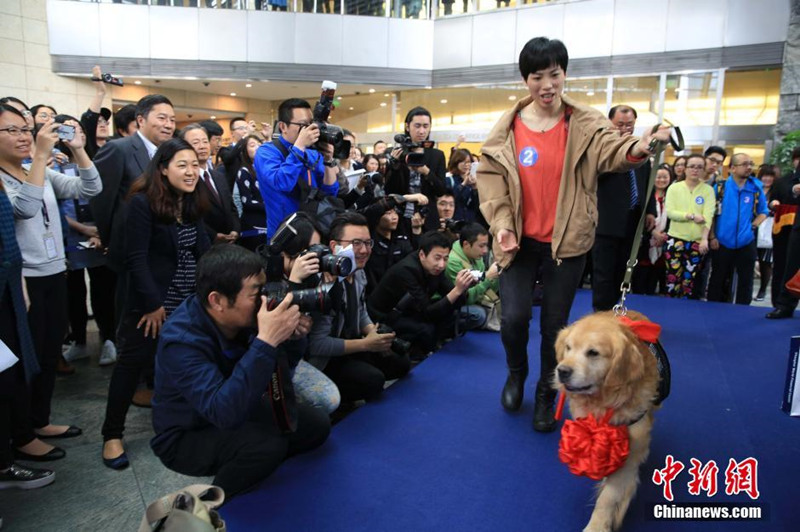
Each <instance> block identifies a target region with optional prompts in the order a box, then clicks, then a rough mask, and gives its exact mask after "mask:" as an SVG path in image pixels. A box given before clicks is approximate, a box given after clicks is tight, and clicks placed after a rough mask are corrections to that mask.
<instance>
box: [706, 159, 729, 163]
mask: <svg viewBox="0 0 800 532" xmlns="http://www.w3.org/2000/svg"><path fill="white" fill-rule="evenodd" d="M706 161H708V162H710V163H714V164H722V163H723V162H725V159H717V158H715V157H706Z"/></svg>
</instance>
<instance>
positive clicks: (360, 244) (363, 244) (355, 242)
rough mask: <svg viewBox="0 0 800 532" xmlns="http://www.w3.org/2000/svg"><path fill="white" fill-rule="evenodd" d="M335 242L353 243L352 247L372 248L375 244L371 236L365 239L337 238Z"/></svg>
mask: <svg viewBox="0 0 800 532" xmlns="http://www.w3.org/2000/svg"><path fill="white" fill-rule="evenodd" d="M337 242H349V243H351V244H353V247H354V248H360V247H366V248H367V249H372V246H374V245H375V241H374V240H372V239H371V238H370V239H367V240H361V239H360V238H356V239H353V240H337Z"/></svg>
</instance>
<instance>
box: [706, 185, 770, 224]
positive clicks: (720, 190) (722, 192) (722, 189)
mask: <svg viewBox="0 0 800 532" xmlns="http://www.w3.org/2000/svg"><path fill="white" fill-rule="evenodd" d="M748 179H749V178H748ZM727 182H728V180H727V179H724V180H722V181H720V182H719V183H716V184H715V186H716V191H717V205H716V211H715V213H716V216H719V215H721V214H722V200H723V199H724V198H725V183H727ZM754 196H755V197H754V198H753V219H754V220H755V218H756V216H758V210H757V209H756V205H758V202H759V201H761V191H760V190H758V187H756V192H755V194H754Z"/></svg>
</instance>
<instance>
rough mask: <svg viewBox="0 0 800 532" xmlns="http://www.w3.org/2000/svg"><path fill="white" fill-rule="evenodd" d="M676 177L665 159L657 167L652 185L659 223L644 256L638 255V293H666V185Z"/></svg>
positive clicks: (636, 290)
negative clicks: (664, 161)
mask: <svg viewBox="0 0 800 532" xmlns="http://www.w3.org/2000/svg"><path fill="white" fill-rule="evenodd" d="M674 180H675V174H673V173H672V167H671V166H670V165H669V164H667V163H663V164H661V165H660V166H659V167H658V172H657V173H656V180H655V184H654V187H653V199H654V200H655V204H656V224H655V226H654V227H653V230H652V231H651V232H650V238H649V239H647V240H646V242H647V245H646V246H645V247H644V250H643V251H646V254H645V255H644V256H641V255H642V254H640V257H639V264H637V266H636V269H635V270H634V274H633V292H634V293H636V294H647V295H653V294H655V293H656V286H658V293H660V294H665V293H666V274H667V267H666V263H665V261H664V244H665V243H666V241H667V226H668V225H669V219H668V217H667V210H666V208H665V206H664V203H665V201H666V198H667V188H669V186H670V185H671V184H672V183H673V181H674Z"/></svg>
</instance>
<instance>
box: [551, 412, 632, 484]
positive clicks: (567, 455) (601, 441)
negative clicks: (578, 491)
mask: <svg viewBox="0 0 800 532" xmlns="http://www.w3.org/2000/svg"><path fill="white" fill-rule="evenodd" d="M613 413H614V412H613V410H611V409H609V410H608V411H607V412H606V415H605V416H603V419H601V420H600V421H598V420H597V419H595V417H594V416H592V415H590V416H589V417H584V418H580V419H577V420H571V419H568V420H566V421H565V422H564V426H563V427H562V428H561V441H560V442H559V444H558V457H559V459H561V461H562V462H564V463H565V464H566V465H567V467H568V468H569V471H570V473H572V474H573V475H583V476H587V477H589V478H591V479H592V480H601V479H603V478H605V477H607V476H608V475H610V474H611V473H613V472H614V471H616V470H617V469H619V468H620V467H622V466H623V464H625V460H627V458H628V453H629V452H630V442H629V439H628V426H627V425H610V424H609V423H608V421H609V420H610V419H611V416H612V415H613Z"/></svg>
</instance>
